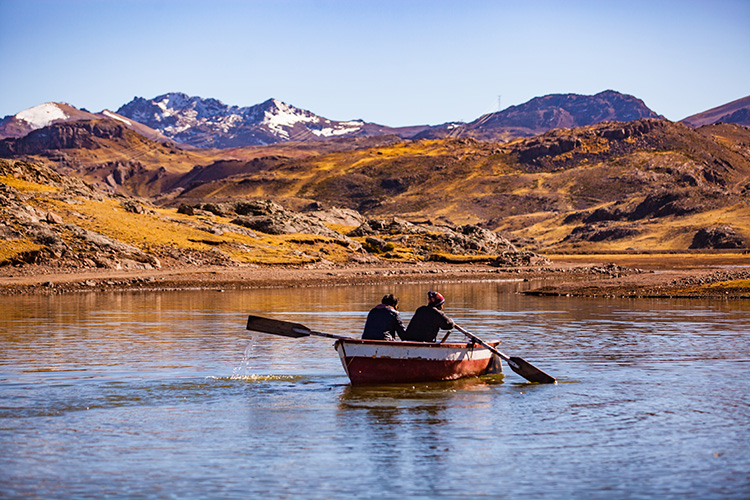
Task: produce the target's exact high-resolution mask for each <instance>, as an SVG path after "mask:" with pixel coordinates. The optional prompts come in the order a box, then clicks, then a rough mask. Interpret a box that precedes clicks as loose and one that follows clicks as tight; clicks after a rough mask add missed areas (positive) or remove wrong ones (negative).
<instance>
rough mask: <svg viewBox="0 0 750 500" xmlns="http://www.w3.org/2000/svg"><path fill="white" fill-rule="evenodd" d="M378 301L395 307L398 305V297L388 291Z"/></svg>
mask: <svg viewBox="0 0 750 500" xmlns="http://www.w3.org/2000/svg"><path fill="white" fill-rule="evenodd" d="M380 302H382V303H383V304H385V305H387V306H391V307H396V306H397V305H398V297H394V296H393V294H392V293H389V294H388V295H386V296H385V297H383V300H381V301H380Z"/></svg>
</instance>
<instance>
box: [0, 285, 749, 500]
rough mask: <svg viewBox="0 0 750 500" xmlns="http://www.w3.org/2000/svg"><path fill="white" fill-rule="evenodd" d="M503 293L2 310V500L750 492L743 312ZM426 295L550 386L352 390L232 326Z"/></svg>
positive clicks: (484, 383) (329, 325) (742, 308)
mask: <svg viewBox="0 0 750 500" xmlns="http://www.w3.org/2000/svg"><path fill="white" fill-rule="evenodd" d="M522 286H528V284H526V285H524V284H517V283H466V284H445V283H443V284H439V285H432V286H428V285H405V286H398V287H394V288H387V287H382V286H368V287H336V288H300V289H295V290H270V291H269V290H264V291H242V292H234V291H233V292H229V291H228V292H223V293H222V292H218V291H216V292H171V293H121V294H84V295H69V296H53V297H20V298H2V299H1V300H2V302H1V303H0V304H1V305H0V345H1V346H2V349H1V350H0V450H1V452H0V498H19V497H23V498H34V497H37V498H181V499H182V498H238V499H239V498H242V499H247V498H264V499H265V498H305V499H332V498H336V499H339V498H341V499H350V498H362V499H369V498H379V499H397V498H448V499H452V498H576V499H578V498H607V499H609V498H701V499H705V498H737V499H740V498H742V499H747V498H750V382H749V381H748V378H749V376H750V342H749V340H750V333H749V332H750V301H745V302H735V303H728V302H703V301H677V300H639V301H628V300H585V299H574V298H536V297H525V296H521V295H518V294H515V293H514V292H515V291H516V290H517V289H518V287H522ZM430 288H437V289H439V290H440V291H441V292H443V293H444V294H445V295H446V297H447V299H448V302H447V304H446V311H447V312H448V314H449V315H451V316H452V317H454V318H455V319H457V320H458V321H459V323H460V324H462V325H463V326H464V327H466V328H467V329H469V330H471V331H473V332H474V333H476V334H478V335H479V336H481V337H483V338H485V339H486V340H492V339H500V340H502V341H503V344H502V349H501V350H503V351H504V352H506V354H509V355H516V356H521V357H523V358H525V359H526V360H528V361H531V362H532V363H534V364H535V365H537V366H538V367H540V368H542V369H543V370H545V371H547V372H548V373H550V374H552V375H553V376H555V377H557V378H558V380H559V381H560V383H559V384H558V385H556V386H550V385H531V384H526V383H524V382H525V381H524V379H522V378H520V377H519V376H518V375H516V374H515V373H513V372H512V371H510V370H509V369H507V366H506V376H505V378H504V379H503V378H500V379H497V378H494V379H493V378H490V379H486V380H485V379H470V380H463V381H457V382H447V383H433V384H422V385H405V386H378V387H370V388H353V387H351V386H350V385H348V379H347V378H346V376H345V374H344V371H343V369H342V367H341V365H340V363H339V360H338V358H337V355H336V353H335V351H334V350H333V349H332V342H331V341H330V340H328V339H324V338H318V337H308V338H303V339H289V338H284V337H275V336H271V335H265V334H254V335H251V334H250V333H249V332H246V331H245V330H244V324H245V320H246V317H247V315H248V314H250V313H254V314H265V315H268V316H271V317H274V318H278V319H288V320H292V321H297V322H301V323H303V324H305V325H307V326H309V327H311V328H314V329H318V330H321V331H329V332H332V333H339V334H346V335H355V336H356V335H359V333H360V331H361V328H362V325H363V322H364V318H365V316H366V313H367V311H368V310H369V308H370V307H371V306H372V305H374V304H376V303H377V302H378V301H379V299H380V297H381V296H382V295H383V294H384V293H386V292H389V291H395V292H396V293H397V294H398V295H400V296H401V298H402V311H403V315H404V317H405V319H408V318H409V317H410V315H411V311H413V310H414V308H415V307H417V306H418V305H420V304H421V303H422V302H423V300H424V298H425V292H426V291H427V290H428V289H430ZM451 338H453V339H455V340H457V339H459V338H460V335H459V334H455V336H453V337H451Z"/></svg>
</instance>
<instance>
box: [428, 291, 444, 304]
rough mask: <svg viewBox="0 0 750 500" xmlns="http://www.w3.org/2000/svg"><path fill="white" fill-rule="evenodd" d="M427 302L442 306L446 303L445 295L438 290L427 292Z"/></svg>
mask: <svg viewBox="0 0 750 500" xmlns="http://www.w3.org/2000/svg"><path fill="white" fill-rule="evenodd" d="M427 303H428V304H429V305H431V306H435V307H437V306H441V305H443V304H444V303H445V297H443V296H442V295H440V294H439V293H438V292H427Z"/></svg>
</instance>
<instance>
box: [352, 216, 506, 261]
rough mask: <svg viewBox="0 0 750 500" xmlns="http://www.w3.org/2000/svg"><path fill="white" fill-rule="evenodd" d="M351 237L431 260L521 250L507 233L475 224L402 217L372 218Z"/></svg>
mask: <svg viewBox="0 0 750 500" xmlns="http://www.w3.org/2000/svg"><path fill="white" fill-rule="evenodd" d="M348 236H351V237H365V238H366V240H365V241H366V245H365V248H366V249H368V250H370V251H372V252H376V253H382V252H389V251H392V250H394V249H396V248H398V247H401V248H408V249H410V251H413V252H414V253H415V254H416V255H418V256H421V257H423V258H428V259H431V260H440V259H439V258H438V256H439V255H441V254H451V255H487V256H493V255H499V254H505V255H511V254H517V253H519V251H518V249H517V248H516V247H515V246H514V245H513V244H512V243H511V242H510V241H508V240H507V239H506V238H504V237H503V236H501V235H499V234H497V233H495V232H493V231H489V230H487V229H484V228H481V227H479V226H476V225H472V224H467V225H463V226H454V225H450V224H433V223H432V222H430V221H425V222H422V223H412V222H409V221H406V220H404V219H400V218H398V217H392V218H388V219H368V220H366V221H365V222H364V223H362V225H360V226H359V227H358V228H356V229H354V230H353V231H351V232H350V233H348Z"/></svg>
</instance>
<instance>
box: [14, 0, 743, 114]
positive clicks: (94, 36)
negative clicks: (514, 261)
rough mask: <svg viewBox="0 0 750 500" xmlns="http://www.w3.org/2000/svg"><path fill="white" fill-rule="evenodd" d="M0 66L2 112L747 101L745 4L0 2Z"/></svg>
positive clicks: (349, 110) (685, 107)
mask: <svg viewBox="0 0 750 500" xmlns="http://www.w3.org/2000/svg"><path fill="white" fill-rule="evenodd" d="M0 71H1V72H2V77H0V117H2V116H5V115H12V114H15V113H17V112H19V111H22V110H24V109H27V108H29V107H32V106H36V105H38V104H42V103H44V102H48V101H62V102H67V103H69V104H72V105H73V106H76V107H79V108H86V109H88V110H89V111H101V110H102V109H111V110H116V109H117V108H118V107H120V106H121V105H122V104H125V103H126V102H128V101H130V100H131V99H132V98H133V97H134V96H140V97H146V98H151V97H156V96H157V95H160V94H164V93H167V92H171V91H180V92H185V93H187V94H189V95H197V96H201V97H206V98H208V97H213V98H216V99H219V100H221V101H222V102H224V103H226V104H230V105H239V106H250V105H253V104H257V103H260V102H262V101H265V100H266V99H268V98H271V97H274V98H277V99H280V100H282V101H285V102H287V103H289V104H292V105H294V106H297V107H300V108H304V109H308V110H310V111H312V112H314V113H317V114H319V115H322V116H325V117H327V118H331V119H335V120H349V119H358V118H361V119H364V120H367V121H371V122H376V123H381V124H384V125H391V126H403V125H417V124H438V123H444V122H447V121H452V120H464V121H470V120H473V119H475V118H477V117H479V116H480V115H482V114H483V113H487V112H491V111H496V110H497V109H498V108H505V107H507V106H510V105H514V104H520V103H523V102H526V101H528V100H529V99H532V98H533V97H536V96H540V95H546V94H552V93H577V94H595V93H597V92H600V91H602V90H606V89H614V90H618V91H620V92H623V93H627V94H632V95H635V96H637V97H639V98H641V99H643V101H644V102H645V103H646V105H647V106H649V107H650V108H651V109H653V110H654V111H656V112H657V113H661V114H663V115H664V116H666V117H667V118H669V119H671V120H675V121H676V120H680V119H682V118H685V117H686V116H689V115H691V114H694V113H697V112H700V111H705V110H706V109H709V108H712V107H715V106H718V105H721V104H724V103H727V102H729V101H732V100H735V99H738V98H741V97H745V96H747V95H750V0H710V1H709V0H704V1H692V0H665V1H659V0H651V1H640V0H631V1H627V2H626V1H607V0H600V1H549V0H547V1H545V0H527V1H520V0H514V1H510V0H508V1H503V0H497V1H478V0H456V1H443V0H432V1H428V0H402V1H392V0H377V1H371V0H361V1H356V0H350V1H343V0H326V1H312V0H308V1H302V0H276V1H270V0H257V1H253V0H247V1H240V0H232V1H230V0H211V1H178V0H131V1H115V0H57V1H42V0H0Z"/></svg>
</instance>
